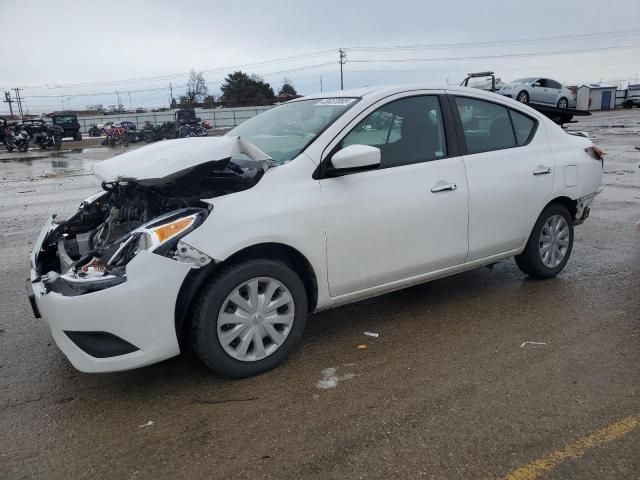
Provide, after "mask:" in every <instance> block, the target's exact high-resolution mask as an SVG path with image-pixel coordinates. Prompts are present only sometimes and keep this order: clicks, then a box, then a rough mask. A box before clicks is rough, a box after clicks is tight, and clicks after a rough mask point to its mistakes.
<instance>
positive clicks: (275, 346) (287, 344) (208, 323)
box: [190, 259, 307, 378]
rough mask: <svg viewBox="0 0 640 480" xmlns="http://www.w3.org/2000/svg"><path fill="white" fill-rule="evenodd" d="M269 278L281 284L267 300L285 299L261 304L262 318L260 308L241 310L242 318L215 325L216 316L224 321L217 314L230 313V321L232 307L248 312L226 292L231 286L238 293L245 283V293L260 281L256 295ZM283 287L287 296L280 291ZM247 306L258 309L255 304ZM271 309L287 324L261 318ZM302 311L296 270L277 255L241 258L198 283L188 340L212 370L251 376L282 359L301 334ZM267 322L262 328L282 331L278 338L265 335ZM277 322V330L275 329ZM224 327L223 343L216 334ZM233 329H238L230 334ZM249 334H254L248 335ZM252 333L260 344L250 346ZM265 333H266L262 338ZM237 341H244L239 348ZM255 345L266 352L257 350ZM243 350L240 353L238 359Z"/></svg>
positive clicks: (267, 285)
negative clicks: (271, 305)
mask: <svg viewBox="0 0 640 480" xmlns="http://www.w3.org/2000/svg"><path fill="white" fill-rule="evenodd" d="M272 281H273V282H274V283H273V284H272V283H271V282H272ZM253 282H255V283H253ZM260 282H262V284H261V283H260ZM275 284H280V286H281V287H283V288H282V289H281V288H279V287H278V289H277V290H273V292H272V293H271V295H272V296H271V300H272V301H276V300H282V301H285V300H286V299H287V298H288V299H289V301H287V304H286V305H284V306H281V307H279V308H278V309H277V310H272V311H270V312H269V313H266V312H267V311H266V310H264V311H265V317H264V318H263V316H262V313H254V314H253V315H251V316H250V317H249V316H247V315H245V316H243V317H242V318H246V319H247V320H246V323H244V322H242V323H243V324H237V325H234V324H233V323H227V324H221V325H219V322H223V321H224V320H223V319H222V317H221V315H224V316H225V317H228V318H231V319H232V320H231V322H232V321H233V319H237V318H239V317H238V316H236V312H240V313H242V314H244V313H245V312H249V313H250V310H249V309H247V310H244V309H242V308H240V307H237V306H236V305H235V304H234V303H233V301H232V300H231V299H230V298H229V297H231V295H232V294H234V292H235V293H240V292H242V289H246V293H247V297H248V296H249V292H250V291H251V290H250V287H249V285H255V288H256V290H255V291H257V292H260V289H259V286H260V285H262V289H263V290H262V295H264V294H265V291H266V292H269V291H270V290H271V289H272V286H273V285H275ZM287 291H288V293H289V295H288V296H287V295H286V293H287ZM236 298H238V297H236ZM243 298H244V296H243ZM256 299H257V303H258V305H259V304H260V300H259V299H258V297H257V296H256ZM274 299H276V300H274ZM245 305H246V306H248V307H249V306H251V303H250V301H249V300H246V303H245ZM291 306H293V309H294V312H293V314H291V313H289V314H288V315H287V312H290V308H291ZM281 308H284V309H285V310H284V312H281V311H280V309H281ZM223 309H224V310H223ZM253 311H257V312H259V311H260V309H256V310H253ZM228 312H231V313H228ZM274 315H276V316H277V318H289V319H290V322H291V323H290V325H289V326H288V327H286V326H284V325H282V324H277V323H276V322H268V321H264V320H266V319H267V318H274ZM219 317H220V320H219ZM306 317H307V294H306V291H305V289H304V285H303V283H302V280H301V279H300V277H299V276H298V274H296V273H295V272H294V271H293V270H291V268H289V267H288V266H287V265H286V264H285V263H283V262H280V261H278V260H269V259H254V260H247V261H245V262H242V263H238V264H233V265H230V266H229V267H227V268H225V269H224V270H223V271H221V272H220V273H219V274H218V275H216V276H215V277H214V278H213V279H211V280H210V281H208V283H207V284H206V286H205V287H204V288H203V290H202V292H201V293H200V295H199V297H198V299H197V300H196V303H195V306H194V309H193V317H192V320H191V332H190V333H191V341H192V345H193V349H194V351H195V353H196V355H197V356H198V357H199V358H200V360H202V362H203V363H204V364H205V365H207V366H208V367H209V368H211V369H212V370H213V371H215V372H217V373H219V374H221V375H224V376H227V377H233V378H244V377H251V376H254V375H258V374H260V373H263V372H266V371H268V370H271V369H272V368H275V367H276V366H278V365H280V364H281V363H282V362H284V361H285V360H286V358H287V357H288V356H289V354H290V353H291V352H292V351H293V349H294V348H295V347H296V345H297V344H298V343H299V342H300V340H301V338H302V333H303V331H304V327H305V323H306ZM267 324H268V325H269V327H268V328H270V329H271V330H272V331H275V333H276V334H279V335H284V339H283V340H281V343H276V342H273V341H272V340H271V338H273V337H272V336H269V335H270V334H269V332H268V331H267V330H266V328H267V327H266V325H267ZM263 325H264V326H263ZM236 327H238V328H236ZM277 328H281V329H282V330H279V329H278V330H276V329H277ZM287 328H288V330H287ZM225 332H228V333H229V334H231V335H227V337H228V339H229V342H228V343H227V344H226V346H223V344H222V343H221V339H220V337H221V335H224V334H225ZM234 332H238V333H236V334H235V335H234ZM254 334H255V335H260V336H259V337H254ZM262 335H265V336H264V337H263V336H262ZM243 337H244V338H243ZM255 338H259V339H260V340H259V342H260V345H261V346H262V349H260V348H256V346H257V344H256V343H255V341H254V339H255ZM276 338H277V337H276ZM249 339H251V340H249ZM265 339H267V341H266V342H265ZM236 341H237V342H236ZM234 343H235V345H234ZM245 345H246V346H245ZM243 346H245V348H244V351H245V353H244V354H243V353H242V347H243ZM261 351H262V353H264V354H265V355H266V356H261V353H260V352H261ZM243 355H244V357H245V358H244V359H241V357H242V356H243ZM255 357H258V358H255Z"/></svg>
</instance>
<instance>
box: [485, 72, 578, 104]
mask: <svg viewBox="0 0 640 480" xmlns="http://www.w3.org/2000/svg"><path fill="white" fill-rule="evenodd" d="M497 93H499V94H500V95H504V96H505V97H509V98H513V99H515V100H517V101H518V102H522V103H537V104H541V105H551V106H554V107H558V108H576V96H575V94H574V93H573V92H572V91H571V90H569V89H568V88H567V87H565V86H564V85H563V84H562V83H560V82H557V81H556V80H552V79H550V78H542V77H528V78H519V79H517V80H514V81H513V82H510V83H508V84H506V85H504V86H503V87H502V88H500V89H499V90H498V91H497Z"/></svg>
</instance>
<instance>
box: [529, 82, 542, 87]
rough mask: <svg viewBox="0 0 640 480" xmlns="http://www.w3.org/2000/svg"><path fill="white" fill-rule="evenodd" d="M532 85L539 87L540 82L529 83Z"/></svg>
mask: <svg viewBox="0 0 640 480" xmlns="http://www.w3.org/2000/svg"><path fill="white" fill-rule="evenodd" d="M531 86H532V87H539V86H540V82H533V83H532V84H531Z"/></svg>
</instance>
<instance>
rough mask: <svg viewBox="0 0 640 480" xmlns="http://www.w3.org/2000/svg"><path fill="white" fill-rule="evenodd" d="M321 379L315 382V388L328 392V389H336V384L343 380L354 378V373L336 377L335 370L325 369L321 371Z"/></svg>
mask: <svg viewBox="0 0 640 480" xmlns="http://www.w3.org/2000/svg"><path fill="white" fill-rule="evenodd" d="M320 373H322V379H321V380H318V381H317V382H316V387H317V388H319V389H321V390H328V389H330V388H336V387H337V386H338V382H341V381H344V380H351V379H352V378H354V377H355V376H356V374H355V373H345V374H344V375H339V376H338V375H336V369H335V368H333V367H331V368H325V369H324V370H322V372H320Z"/></svg>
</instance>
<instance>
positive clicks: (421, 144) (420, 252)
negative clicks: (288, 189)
mask: <svg viewBox="0 0 640 480" xmlns="http://www.w3.org/2000/svg"><path fill="white" fill-rule="evenodd" d="M441 102H445V103H444V107H443V106H441ZM446 102H447V99H446V97H445V96H444V95H442V96H439V95H428V94H425V95H416V94H413V95H411V96H407V95H406V94H405V95H404V96H403V95H400V96H394V97H391V98H389V99H387V100H384V101H381V102H379V103H378V104H377V105H374V106H372V107H370V108H369V109H368V110H366V111H365V112H363V113H362V114H361V115H360V116H359V117H358V118H356V119H354V121H353V122H352V124H351V125H350V126H349V127H348V128H347V129H346V130H345V131H346V132H348V133H346V134H345V135H344V136H343V137H342V138H337V139H335V140H334V142H332V144H331V145H329V147H328V148H327V153H325V155H326V157H325V158H324V162H330V159H331V155H333V154H334V153H335V152H337V151H339V150H340V149H342V148H344V147H346V146H349V145H354V144H360V145H370V146H376V147H378V148H380V150H381V157H382V158H381V165H380V167H379V168H377V169H373V170H368V171H360V172H354V173H350V174H348V175H343V176H340V177H334V178H327V177H325V178H321V180H320V190H321V195H322V206H323V210H324V218H325V231H326V238H327V267H328V280H329V289H330V292H331V295H332V296H339V295H344V294H348V293H352V292H356V291H359V290H364V289H367V288H371V287H375V286H379V285H384V284H389V283H392V282H394V281H398V280H402V279H406V278H409V277H413V276H417V275H421V274H424V273H427V272H431V271H434V270H438V269H441V268H446V267H449V266H453V265H457V264H460V263H463V262H464V260H465V258H466V256H467V223H468V191H467V179H466V174H465V170H464V163H463V160H462V158H461V157H460V156H458V155H457V144H456V142H455V140H454V139H453V138H451V137H446V136H445V123H447V124H448V125H449V126H450V128H453V123H452V115H451V112H450V110H449V106H448V104H447V103H446ZM445 118H446V119H445Z"/></svg>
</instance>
